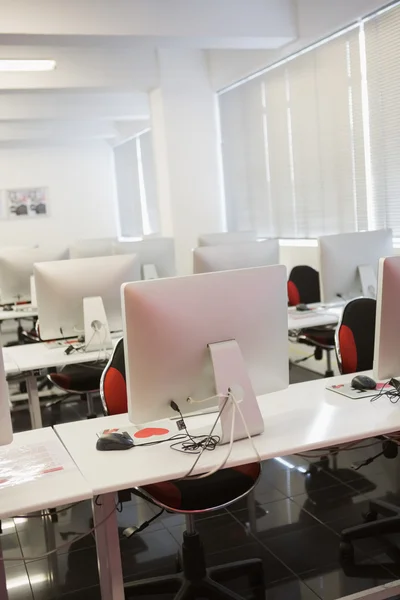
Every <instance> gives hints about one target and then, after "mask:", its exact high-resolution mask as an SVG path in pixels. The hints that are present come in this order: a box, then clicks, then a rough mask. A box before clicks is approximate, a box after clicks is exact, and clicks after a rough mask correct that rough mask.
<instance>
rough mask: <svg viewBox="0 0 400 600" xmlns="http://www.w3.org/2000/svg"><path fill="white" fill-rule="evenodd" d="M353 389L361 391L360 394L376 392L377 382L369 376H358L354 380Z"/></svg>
mask: <svg viewBox="0 0 400 600" xmlns="http://www.w3.org/2000/svg"><path fill="white" fill-rule="evenodd" d="M351 387H352V388H354V389H355V390H360V392H364V391H365V390H375V389H376V381H374V380H373V379H371V377H368V376H367V375H357V376H356V377H354V379H353V380H352V382H351Z"/></svg>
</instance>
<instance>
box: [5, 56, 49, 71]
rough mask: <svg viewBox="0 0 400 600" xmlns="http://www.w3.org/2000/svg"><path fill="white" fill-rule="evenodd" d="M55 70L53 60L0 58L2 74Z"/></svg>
mask: <svg viewBox="0 0 400 600" xmlns="http://www.w3.org/2000/svg"><path fill="white" fill-rule="evenodd" d="M55 68H56V61H55V60H42V59H32V60H31V59H28V58H26V59H19V58H0V71H2V72H9V73H16V72H19V73H21V72H29V71H53V69H55Z"/></svg>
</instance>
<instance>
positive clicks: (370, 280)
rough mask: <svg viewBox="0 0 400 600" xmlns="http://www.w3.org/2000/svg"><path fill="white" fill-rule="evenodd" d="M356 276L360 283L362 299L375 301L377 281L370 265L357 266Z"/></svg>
mask: <svg viewBox="0 0 400 600" xmlns="http://www.w3.org/2000/svg"><path fill="white" fill-rule="evenodd" d="M358 274H359V277H360V281H361V290H362V295H363V297H364V298H373V299H374V300H375V299H376V293H377V285H378V283H377V279H376V275H375V271H374V268H373V266H372V265H359V267H358Z"/></svg>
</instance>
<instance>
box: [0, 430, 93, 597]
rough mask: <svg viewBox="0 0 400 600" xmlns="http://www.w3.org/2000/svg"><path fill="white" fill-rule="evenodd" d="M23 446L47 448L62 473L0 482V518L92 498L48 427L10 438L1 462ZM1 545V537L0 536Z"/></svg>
mask: <svg viewBox="0 0 400 600" xmlns="http://www.w3.org/2000/svg"><path fill="white" fill-rule="evenodd" d="M24 446H27V447H28V448H29V449H31V450H32V453H33V452H34V451H35V450H36V451H38V449H39V448H40V447H43V446H45V447H47V448H48V450H49V451H50V452H51V453H52V455H54V456H55V461H56V462H57V465H59V466H62V470H57V471H55V472H52V473H47V474H45V475H42V476H38V477H37V478H36V479H33V480H30V481H29V479H27V480H26V481H21V483H18V484H16V485H13V486H5V487H4V486H2V484H1V483H0V519H5V518H7V517H11V516H13V515H21V514H27V513H31V512H34V511H38V510H43V509H45V508H56V507H57V506H62V505H66V504H72V503H74V502H79V501H81V500H88V499H90V498H92V490H91V488H90V486H89V484H88V483H87V482H86V481H85V479H84V478H83V477H82V475H81V473H80V471H79V470H78V468H77V466H76V465H75V464H74V462H73V460H72V459H71V457H70V456H69V454H68V452H67V451H66V449H65V447H64V446H63V444H62V443H61V442H60V440H59V438H58V437H57V435H56V434H55V432H54V431H53V429H51V428H45V429H40V430H34V431H25V432H23V433H17V434H15V435H14V440H13V442H12V443H11V444H10V445H9V446H4V447H1V448H0V469H1V459H2V457H4V456H7V457H8V458H10V457H11V458H12V457H13V456H15V457H18V449H20V448H21V447H24ZM0 542H1V536H0ZM0 598H1V599H2V600H7V598H8V596H7V590H6V588H5V574H4V563H3V562H2V560H1V545H0Z"/></svg>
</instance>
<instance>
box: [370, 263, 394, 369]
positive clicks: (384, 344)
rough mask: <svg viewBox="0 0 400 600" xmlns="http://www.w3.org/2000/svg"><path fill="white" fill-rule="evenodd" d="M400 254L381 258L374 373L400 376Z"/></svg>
mask: <svg viewBox="0 0 400 600" xmlns="http://www.w3.org/2000/svg"><path fill="white" fill-rule="evenodd" d="M399 306H400V256H391V257H390V258H382V259H381V260H380V261H379V273H378V296H377V304H376V322H375V348H374V366H373V370H374V377H375V378H376V379H377V380H385V379H390V378H391V377H398V376H400V351H399V339H400V310H399Z"/></svg>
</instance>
